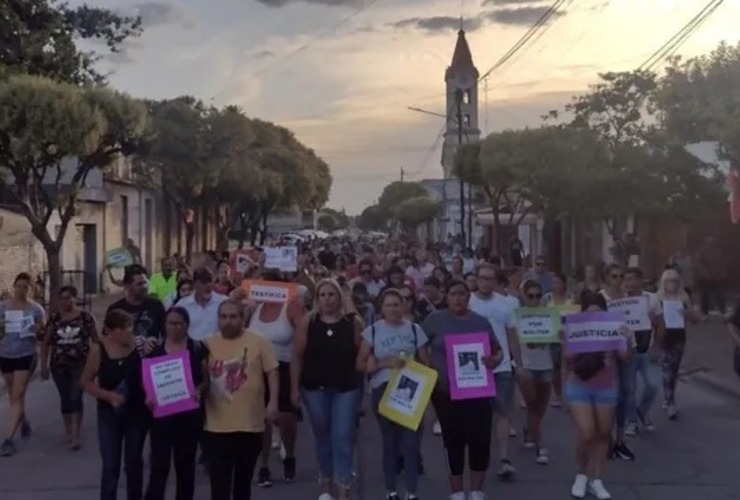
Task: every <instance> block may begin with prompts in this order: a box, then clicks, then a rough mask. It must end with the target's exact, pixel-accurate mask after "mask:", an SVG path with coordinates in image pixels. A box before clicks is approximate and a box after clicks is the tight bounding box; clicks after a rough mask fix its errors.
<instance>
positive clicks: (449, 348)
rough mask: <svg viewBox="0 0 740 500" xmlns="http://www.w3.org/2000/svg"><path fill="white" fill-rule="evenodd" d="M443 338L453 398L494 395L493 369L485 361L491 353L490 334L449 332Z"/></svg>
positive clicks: (476, 397)
mask: <svg viewBox="0 0 740 500" xmlns="http://www.w3.org/2000/svg"><path fill="white" fill-rule="evenodd" d="M444 339H445V351H446V353H447V377H448V381H449V385H450V398H452V399H453V400H459V399H478V398H490V397H493V396H495V395H496V384H495V382H494V379H493V371H492V370H489V369H488V368H486V367H485V366H484V365H483V358H484V357H486V356H490V355H491V339H490V337H489V336H488V334H487V333H485V332H481V333H466V334H462V335H446V336H445V338H444Z"/></svg>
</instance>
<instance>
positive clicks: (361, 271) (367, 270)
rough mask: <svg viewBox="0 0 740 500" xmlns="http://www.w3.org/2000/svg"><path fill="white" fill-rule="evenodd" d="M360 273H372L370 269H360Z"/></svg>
mask: <svg viewBox="0 0 740 500" xmlns="http://www.w3.org/2000/svg"><path fill="white" fill-rule="evenodd" d="M360 274H373V270H372V269H361V270H360Z"/></svg>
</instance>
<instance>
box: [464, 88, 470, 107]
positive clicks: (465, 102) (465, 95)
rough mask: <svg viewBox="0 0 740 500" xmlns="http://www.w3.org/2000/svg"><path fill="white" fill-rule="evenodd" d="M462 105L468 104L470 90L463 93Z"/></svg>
mask: <svg viewBox="0 0 740 500" xmlns="http://www.w3.org/2000/svg"><path fill="white" fill-rule="evenodd" d="M463 104H470V89H467V90H465V91H464V92H463Z"/></svg>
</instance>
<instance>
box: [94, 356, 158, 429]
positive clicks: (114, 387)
mask: <svg viewBox="0 0 740 500" xmlns="http://www.w3.org/2000/svg"><path fill="white" fill-rule="evenodd" d="M98 385H100V388H101V389H105V390H106V391H115V392H117V393H119V394H121V395H122V396H123V397H124V398H125V399H126V402H125V403H124V404H123V406H121V407H119V408H118V409H117V412H118V413H122V414H126V415H127V416H129V415H130V416H133V415H132V413H133V414H142V415H144V414H146V413H147V412H148V409H147V407H146V404H145V400H146V395H145V393H144V388H143V386H142V379H141V357H140V356H139V352H138V351H137V350H136V349H134V350H133V351H132V352H131V354H129V355H128V356H126V357H125V358H116V359H113V358H111V357H110V356H108V351H106V350H105V344H103V343H101V344H100V366H99V367H98ZM98 409H99V410H101V409H105V410H112V409H113V407H111V405H110V404H109V403H108V402H107V401H101V400H98Z"/></svg>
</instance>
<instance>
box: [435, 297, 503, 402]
mask: <svg viewBox="0 0 740 500" xmlns="http://www.w3.org/2000/svg"><path fill="white" fill-rule="evenodd" d="M422 328H423V329H424V331H425V332H426V334H427V336H428V337H429V349H430V354H431V358H432V368H434V369H435V370H437V373H438V375H439V377H438V378H437V387H436V389H437V390H440V391H444V392H448V391H449V390H450V386H449V381H448V379H447V353H446V350H445V337H446V336H447V335H464V334H466V333H487V334H488V337H489V339H490V340H491V353H496V352H497V351H499V350H500V349H501V346H500V345H499V343H498V340H496V334H495V333H494V332H493V327H492V326H491V323H490V322H489V321H488V320H487V319H486V318H485V317H484V316H481V315H480V314H478V313H474V312H473V311H470V312H468V314H467V315H466V316H463V317H456V316H454V315H453V314H452V313H451V312H450V311H449V310H448V309H438V310H436V311H434V312H433V313H431V314H430V315H429V316H427V319H426V320H425V321H424V324H423V325H422Z"/></svg>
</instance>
